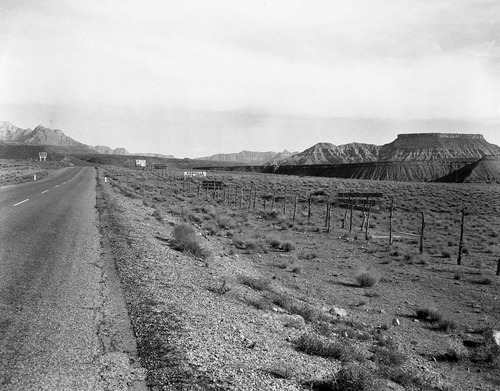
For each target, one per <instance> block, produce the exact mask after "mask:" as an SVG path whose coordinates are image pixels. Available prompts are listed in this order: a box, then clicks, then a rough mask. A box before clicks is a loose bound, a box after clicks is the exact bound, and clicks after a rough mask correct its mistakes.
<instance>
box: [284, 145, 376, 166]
mask: <svg viewBox="0 0 500 391" xmlns="http://www.w3.org/2000/svg"><path fill="white" fill-rule="evenodd" d="M379 149H380V147H377V146H376V145H371V144H360V143H351V144H345V145H339V146H336V145H333V144H330V143H318V144H315V145H313V146H312V147H310V148H308V149H306V150H305V151H303V152H301V153H298V154H296V155H294V156H292V157H290V158H287V159H283V160H281V161H278V162H277V164H278V165H303V164H339V163H361V162H373V161H376V160H377V156H378V154H379Z"/></svg>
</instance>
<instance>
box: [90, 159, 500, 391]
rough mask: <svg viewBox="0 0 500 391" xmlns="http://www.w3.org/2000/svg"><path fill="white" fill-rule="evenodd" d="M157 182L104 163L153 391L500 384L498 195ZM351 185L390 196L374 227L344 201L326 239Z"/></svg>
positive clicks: (316, 184) (101, 200) (268, 178)
mask: <svg viewBox="0 0 500 391" xmlns="http://www.w3.org/2000/svg"><path fill="white" fill-rule="evenodd" d="M161 174H162V175H155V173H152V172H149V171H138V170H132V169H126V168H120V167H111V166H107V167H101V168H99V169H98V181H99V184H98V188H99V192H98V193H99V196H98V208H99V210H100V212H101V225H102V229H103V232H104V233H105V235H106V236H107V237H108V238H109V242H110V243H111V250H112V252H113V255H114V257H115V261H116V266H117V269H118V271H119V273H120V275H121V278H122V283H123V284H124V288H125V291H126V296H127V301H128V305H129V312H130V315H131V320H132V324H133V327H134V331H135V333H136V336H137V341H138V346H139V354H140V356H141V363H142V365H143V366H144V367H145V368H146V370H147V373H148V378H147V380H148V384H149V385H150V387H151V388H152V389H155V390H161V389H168V390H170V389H171V390H176V389H179V390H180V389H200V390H204V389H214V390H215V389H217V390H219V389H222V390H243V389H245V390H265V389H268V390H284V389H289V390H301V389H308V390H310V389H312V390H346V389H349V390H384V389H388V390H403V389H406V390H474V389H478V390H495V389H498V388H499V387H500V377H499V373H500V371H499V369H500V367H499V363H500V347H499V346H498V344H497V343H498V340H497V341H496V342H495V338H494V337H495V336H497V334H496V331H497V330H499V328H500V306H499V297H500V291H499V283H500V276H497V275H496V274H497V265H498V259H499V258H500V246H499V244H500V240H499V236H500V218H499V215H500V192H499V190H500V187H499V186H498V185H473V184H460V185H458V184H437V183H416V182H405V183H398V182H385V181H360V180H340V179H335V178H318V177H314V178H313V177H293V176H279V175H265V174H249V173H236V172H231V173H228V172H208V179H210V180H218V181H222V182H223V183H224V184H225V185H226V187H225V188H220V189H218V190H212V189H205V188H203V187H202V186H201V183H200V180H199V179H197V178H194V180H189V181H188V180H184V177H183V174H182V172H180V171H177V172H175V171H162V172H161ZM105 177H106V181H105ZM285 189H286V190H285ZM349 191H355V192H371V193H382V194H383V197H382V198H381V200H382V202H381V204H380V205H376V206H374V207H373V208H372V211H371V212H372V213H371V214H370V218H369V221H368V230H366V221H367V219H366V217H367V216H366V214H365V219H364V222H365V224H364V226H363V230H361V225H362V222H363V212H361V211H353V216H352V228H351V230H349V226H350V213H346V211H345V209H341V208H338V207H335V206H333V207H332V208H331V210H330V211H331V219H330V224H329V229H328V221H327V219H326V211H327V204H328V203H329V201H333V200H334V199H335V195H336V194H337V193H338V192H349ZM285 194H286V197H285ZM242 196H243V197H242ZM241 197H242V198H241ZM285 200H286V201H285ZM295 200H297V207H296V209H295ZM309 200H310V202H309ZM392 200H393V202H394V203H393V218H392V228H393V233H392V235H393V243H392V245H390V244H389V225H390V223H389V220H390V217H389V216H390V213H389V208H390V205H391V201H392ZM309 205H311V207H310V209H309ZM309 210H310V212H309ZM462 210H464V213H463V215H462ZM422 216H423V217H424V223H425V225H424V231H423V241H422V242H421V233H422V232H421V229H422ZM462 216H463V218H464V225H463V227H464V228H463V237H462V256H461V265H458V264H457V257H458V252H459V244H460V243H459V242H460V228H461V221H462ZM342 220H344V221H342ZM342 224H343V225H344V226H343V227H342ZM497 338H498V336H497ZM349 387H350V388H349Z"/></svg>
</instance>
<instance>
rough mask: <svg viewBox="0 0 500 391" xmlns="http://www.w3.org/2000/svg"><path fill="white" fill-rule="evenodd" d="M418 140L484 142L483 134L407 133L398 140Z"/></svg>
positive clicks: (399, 135) (399, 136) (400, 135)
mask: <svg viewBox="0 0 500 391" xmlns="http://www.w3.org/2000/svg"><path fill="white" fill-rule="evenodd" d="M416 138H463V139H469V140H484V137H483V135H482V134H466V133H405V134H398V139H403V140H404V139H416Z"/></svg>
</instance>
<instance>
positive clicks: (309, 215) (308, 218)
mask: <svg viewBox="0 0 500 391" xmlns="http://www.w3.org/2000/svg"><path fill="white" fill-rule="evenodd" d="M311 197H312V194H311V193H309V200H308V211H307V222H309V221H310V220H311Z"/></svg>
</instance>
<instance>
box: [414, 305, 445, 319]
mask: <svg viewBox="0 0 500 391" xmlns="http://www.w3.org/2000/svg"><path fill="white" fill-rule="evenodd" d="M415 313H416V315H417V318H418V319H420V320H425V321H426V322H439V321H440V320H441V318H442V317H443V315H442V314H441V313H440V312H439V311H438V310H436V309H433V308H427V307H426V308H418V309H417V310H416V311H415Z"/></svg>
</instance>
